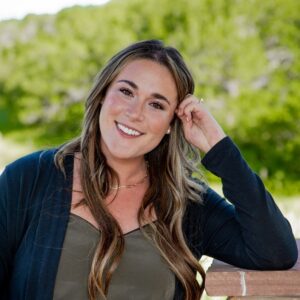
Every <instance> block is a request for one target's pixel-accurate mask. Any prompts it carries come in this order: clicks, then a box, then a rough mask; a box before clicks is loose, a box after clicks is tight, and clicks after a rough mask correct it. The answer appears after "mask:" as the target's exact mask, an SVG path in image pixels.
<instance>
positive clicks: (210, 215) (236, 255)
mask: <svg viewBox="0 0 300 300" xmlns="http://www.w3.org/2000/svg"><path fill="white" fill-rule="evenodd" d="M202 163H203V165H204V166H205V167H206V168H207V169H208V170H209V171H211V172H212V173H214V174H215V175H217V176H219V177H220V178H221V179H222V183H223V192H224V195H225V197H226V199H228V200H229V201H230V202H231V203H232V204H233V205H231V204H229V203H228V202H226V201H225V199H223V198H221V197H220V196H219V195H218V194H217V193H216V192H214V191H213V190H211V189H208V191H207V194H206V196H205V206H204V220H203V230H204V235H203V238H204V240H203V251H204V254H206V255H209V256H212V257H215V258H217V259H220V260H222V261H225V262H227V263H230V264H233V265H236V266H238V267H243V268H249V269H270V270H272V269H287V268H290V267H292V266H293V265H294V264H295V262H296V261H297V255H298V251H297V246H296V243H295V239H294V236H293V233H292V230H291V226H290V224H289V222H288V221H287V220H286V219H285V218H284V217H283V215H282V213H281V212H280V210H279V209H278V207H277V206H276V204H275V202H274V200H273V198H272V196H271V195H270V194H269V193H268V192H267V191H266V189H265V187H264V185H263V183H262V181H261V180H260V178H259V177H258V176H257V175H256V174H255V173H254V172H252V170H251V169H250V168H249V166H248V165H247V163H246V162H245V161H244V159H243V158H242V156H241V154H240V152H239V150H238V148H237V147H236V146H235V145H234V143H233V142H232V141H231V139H230V138H229V137H226V138H224V139H223V140H221V141H220V142H219V143H217V144H216V145H215V146H214V147H213V148H212V149H211V151H209V152H208V153H207V155H206V156H205V157H204V158H203V160H202Z"/></svg>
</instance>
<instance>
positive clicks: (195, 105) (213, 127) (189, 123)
mask: <svg viewBox="0 0 300 300" xmlns="http://www.w3.org/2000/svg"><path fill="white" fill-rule="evenodd" d="M175 112H176V114H177V116H178V117H179V118H180V119H181V121H182V125H183V131H184V135H185V138H186V139H187V141H188V142H189V143H191V144H193V145H194V146H195V147H197V148H198V149H199V150H200V151H202V152H204V153H207V152H208V151H209V150H210V149H211V148H212V147H213V146H214V145H215V144H216V143H218V142H219V141H220V140H221V139H223V138H224V137H225V136H226V135H225V133H224V131H223V129H222V128H221V126H220V125H219V124H218V122H217V121H216V120H215V119H214V117H213V116H212V115H211V114H210V113H209V111H208V110H207V109H206V108H205V107H204V105H203V102H202V101H199V100H198V99H197V98H196V97H195V96H193V95H187V97H186V98H185V99H184V100H183V101H182V102H181V103H180V105H179V106H178V108H177V110H176V111H175Z"/></svg>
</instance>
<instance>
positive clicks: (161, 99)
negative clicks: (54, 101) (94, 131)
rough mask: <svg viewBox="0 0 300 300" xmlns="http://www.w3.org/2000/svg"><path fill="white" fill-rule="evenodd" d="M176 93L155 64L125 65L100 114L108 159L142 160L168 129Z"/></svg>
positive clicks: (166, 73) (137, 62) (167, 73)
mask: <svg viewBox="0 0 300 300" xmlns="http://www.w3.org/2000/svg"><path fill="white" fill-rule="evenodd" d="M176 106H177V89H176V84H175V81H174V79H173V77H172V75H171V73H170V71H169V70H168V69H167V68H166V67H165V66H163V65H160V64H158V63H157V62H154V61H151V60H147V59H138V60H134V61H132V62H130V63H128V64H127V65H126V66H125V67H124V68H123V69H122V71H121V72H120V73H119V75H118V76H117V77H116V79H115V80H114V81H113V82H112V83H111V85H110V86H109V88H108V90H107V92H106V95H105V98H104V101H103V104H102V108H101V112H100V117H99V123H100V130H101V149H102V151H103V153H104V155H105V156H106V158H107V159H121V160H124V159H126V160H128V159H141V158H143V157H144V154H146V153H148V152H150V151H151V150H152V149H154V148H155V147H156V146H157V145H158V144H159V143H160V141H161V140H162V138H163V137H164V135H165V134H166V133H167V131H168V128H169V127H170V122H171V121H172V119H173V116H174V111H175V109H176Z"/></svg>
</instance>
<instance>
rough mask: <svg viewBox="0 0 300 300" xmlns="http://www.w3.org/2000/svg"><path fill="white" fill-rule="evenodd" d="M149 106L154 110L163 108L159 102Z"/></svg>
mask: <svg viewBox="0 0 300 300" xmlns="http://www.w3.org/2000/svg"><path fill="white" fill-rule="evenodd" d="M150 105H151V106H153V107H154V108H156V109H164V107H163V106H162V105H161V104H160V103H159V102H153V103H151V104H150Z"/></svg>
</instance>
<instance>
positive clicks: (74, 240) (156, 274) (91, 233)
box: [53, 214, 175, 300]
mask: <svg viewBox="0 0 300 300" xmlns="http://www.w3.org/2000/svg"><path fill="white" fill-rule="evenodd" d="M143 228H144V229H145V230H148V229H149V228H150V227H149V225H145V226H144V227H143ZM99 237H100V232H99V231H98V230H97V229H96V228H95V227H94V226H93V225H92V224H91V223H89V222H88V221H86V220H85V219H83V218H81V217H79V216H77V215H75V214H70V218H69V222H68V226H67V231H66V236H65V240H64V243H63V248H62V252H61V257H60V261H59V265H58V272H57V276H56V281H55V288H54V296H53V300H69V299H72V300H85V299H88V275H89V272H90V268H91V264H92V260H93V256H94V252H95V250H96V246H97V243H98V240H99ZM123 237H124V239H125V249H124V252H123V254H122V257H121V261H120V263H119V266H118V268H117V269H116V271H115V272H114V273H113V276H112V279H111V282H110V285H109V291H108V295H107V299H108V300H122V299H124V300H125V299H126V300H128V299H141V300H142V299H145V300H147V299H166V300H168V299H170V300H171V299H173V297H174V292H175V275H174V274H173V272H172V271H171V270H170V269H169V267H168V265H167V263H166V262H165V261H164V260H163V258H162V257H161V255H160V253H159V250H158V249H157V248H156V247H155V246H154V245H153V244H152V243H151V242H150V241H149V240H148V239H147V238H146V237H145V236H144V235H143V233H142V232H141V230H140V229H139V228H137V229H135V230H132V231H130V232H128V233H126V234H124V235H123Z"/></svg>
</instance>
